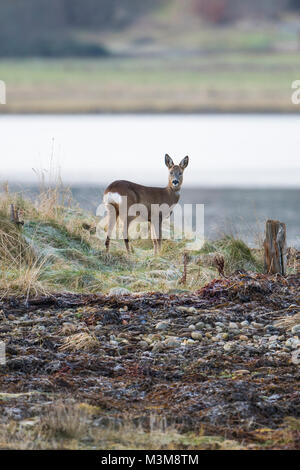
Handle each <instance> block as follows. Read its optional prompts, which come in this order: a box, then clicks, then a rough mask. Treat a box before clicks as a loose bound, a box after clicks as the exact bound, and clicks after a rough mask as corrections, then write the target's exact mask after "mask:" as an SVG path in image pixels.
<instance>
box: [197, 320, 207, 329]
mask: <svg viewBox="0 0 300 470" xmlns="http://www.w3.org/2000/svg"><path fill="white" fill-rule="evenodd" d="M195 326H196V328H197V330H201V329H202V328H205V323H203V321H199V322H198V323H196V325H195Z"/></svg>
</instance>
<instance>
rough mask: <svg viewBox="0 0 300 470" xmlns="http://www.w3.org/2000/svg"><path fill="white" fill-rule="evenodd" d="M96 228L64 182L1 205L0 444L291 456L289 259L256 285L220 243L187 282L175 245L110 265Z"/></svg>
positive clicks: (295, 269)
mask: <svg viewBox="0 0 300 470" xmlns="http://www.w3.org/2000/svg"><path fill="white" fill-rule="evenodd" d="M11 204H14V206H15V208H18V210H19V218H20V221H24V225H22V226H21V225H20V224H19V228H18V227H16V226H15V224H14V223H12V222H11V221H10V218H9V213H10V207H11ZM95 225H96V219H95V217H93V216H92V215H90V214H88V213H85V212H83V211H82V210H81V209H80V208H79V207H78V206H77V205H74V203H73V201H72V195H71V194H70V192H69V190H67V189H64V188H63V187H62V186H61V185H58V186H56V187H47V185H45V184H42V185H41V191H40V194H39V196H38V197H37V198H36V200H35V202H34V203H33V202H31V201H30V200H26V199H24V198H23V197H22V196H21V194H13V193H10V191H9V188H8V187H7V186H5V187H4V190H3V191H2V193H1V196H0V259H1V271H0V294H1V295H0V341H4V342H5V343H6V364H5V365H2V366H0V368H1V371H2V372H4V373H3V374H2V375H1V378H0V405H1V408H2V413H1V418H0V448H1V449H12V448H13V449H16V448H18V449H156V450H157V449H177V450H179V449H182V450H195V449H252V450H253V449H296V448H299V435H300V421H299V393H298V392H297V383H298V380H299V360H300V358H299V351H300V349H299V346H300V345H299V343H300V339H299V328H300V319H299V314H300V310H299V308H300V307H299V306H300V299H299V284H300V277H299V266H298V265H297V259H299V258H298V255H299V253H298V252H297V251H296V250H294V251H293V250H292V249H290V252H289V267H288V276H287V277H285V278H283V277H281V276H270V275H265V274H263V273H262V271H263V250H262V248H261V247H257V248H256V249H250V248H249V247H248V246H247V245H246V244H245V243H244V242H243V241H242V240H238V239H234V238H233V237H229V236H224V237H223V238H222V239H220V240H217V241H215V242H206V244H205V245H204V247H203V248H202V249H201V250H195V251H193V252H188V258H187V265H186V279H184V277H185V275H184V266H183V258H184V253H185V247H186V242H185V241H184V240H183V241H179V242H172V241H164V243H163V250H162V253H161V254H160V256H157V257H154V255H153V249H152V243H151V241H150V240H137V241H134V242H133V247H134V253H132V254H131V255H130V256H128V255H127V254H126V253H125V249H124V247H123V244H122V243H121V242H120V243H119V242H114V243H113V244H112V253H111V254H109V255H107V254H106V253H105V251H104V244H103V241H100V240H98V238H97V237H96V236H95ZM297 273H298V274H297Z"/></svg>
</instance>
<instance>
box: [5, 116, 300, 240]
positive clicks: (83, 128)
mask: <svg viewBox="0 0 300 470" xmlns="http://www.w3.org/2000/svg"><path fill="white" fill-rule="evenodd" d="M299 126H300V116H296V115H293V116H292V115H291V116H287V115H263V116H262V115H251V116H250V115H199V116H198V115H151V116H150V115H139V116H135V115H130V116H129V115H122V116H113V115H89V116H84V115H80V116H0V152H1V153H0V156H1V168H0V181H1V180H2V181H3V180H6V179H8V180H9V181H10V182H15V181H19V183H18V184H16V185H15V186H14V188H15V189H17V190H23V189H24V188H25V186H27V188H29V187H30V190H31V191H33V192H35V190H34V188H33V187H32V184H31V181H32V180H33V178H34V177H35V175H34V173H33V171H32V168H37V169H41V168H43V169H49V160H50V159H51V161H52V166H54V167H58V166H59V167H60V169H61V176H62V178H63V181H64V182H66V183H69V184H70V185H71V186H72V189H73V193H74V197H75V199H77V200H78V201H79V202H80V204H81V205H82V206H83V207H84V208H86V209H89V210H91V211H92V212H94V213H95V210H96V207H97V206H98V204H99V203H100V201H101V193H102V192H103V188H104V187H105V186H106V185H107V184H109V183H110V182H111V181H112V180H115V179H129V180H133V181H135V182H139V183H143V184H149V185H157V186H163V185H164V184H165V183H166V180H167V169H166V168H165V166H164V154H165V153H169V154H170V155H171V156H172V157H174V160H175V162H177V161H179V159H181V158H183V157H184V156H185V155H187V154H188V155H189V156H190V165H189V167H188V168H187V170H186V172H185V175H184V187H183V190H182V197H181V203H198V204H201V203H203V204H205V234H206V237H207V238H216V237H219V236H221V235H222V234H224V233H233V234H235V235H238V236H241V237H242V238H244V239H245V240H247V241H248V242H249V243H251V244H254V243H255V242H256V240H257V238H258V237H262V234H263V229H264V224H265V221H266V220H267V219H268V218H272V219H279V220H281V221H282V222H286V224H287V230H288V242H289V244H290V245H294V246H297V247H298V248H300V239H299V236H300V221H299V203H300V190H299V188H300V159H299V148H300V132H299V128H300V127H299ZM48 174H49V172H48V173H47V172H46V175H48ZM248 188H251V189H248Z"/></svg>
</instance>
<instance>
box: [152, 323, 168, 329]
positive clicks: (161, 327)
mask: <svg viewBox="0 0 300 470" xmlns="http://www.w3.org/2000/svg"><path fill="white" fill-rule="evenodd" d="M169 326H170V324H169V322H168V321H160V322H159V323H157V325H156V326H155V328H156V329H157V330H167V329H168V328H169Z"/></svg>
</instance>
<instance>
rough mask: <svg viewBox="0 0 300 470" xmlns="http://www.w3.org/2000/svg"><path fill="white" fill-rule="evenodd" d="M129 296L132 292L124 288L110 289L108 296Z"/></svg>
mask: <svg viewBox="0 0 300 470" xmlns="http://www.w3.org/2000/svg"><path fill="white" fill-rule="evenodd" d="M128 294H130V291H129V290H128V289H125V288H124V287H113V288H112V289H110V291H109V294H108V295H110V296H115V297H119V296H122V295H128Z"/></svg>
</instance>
